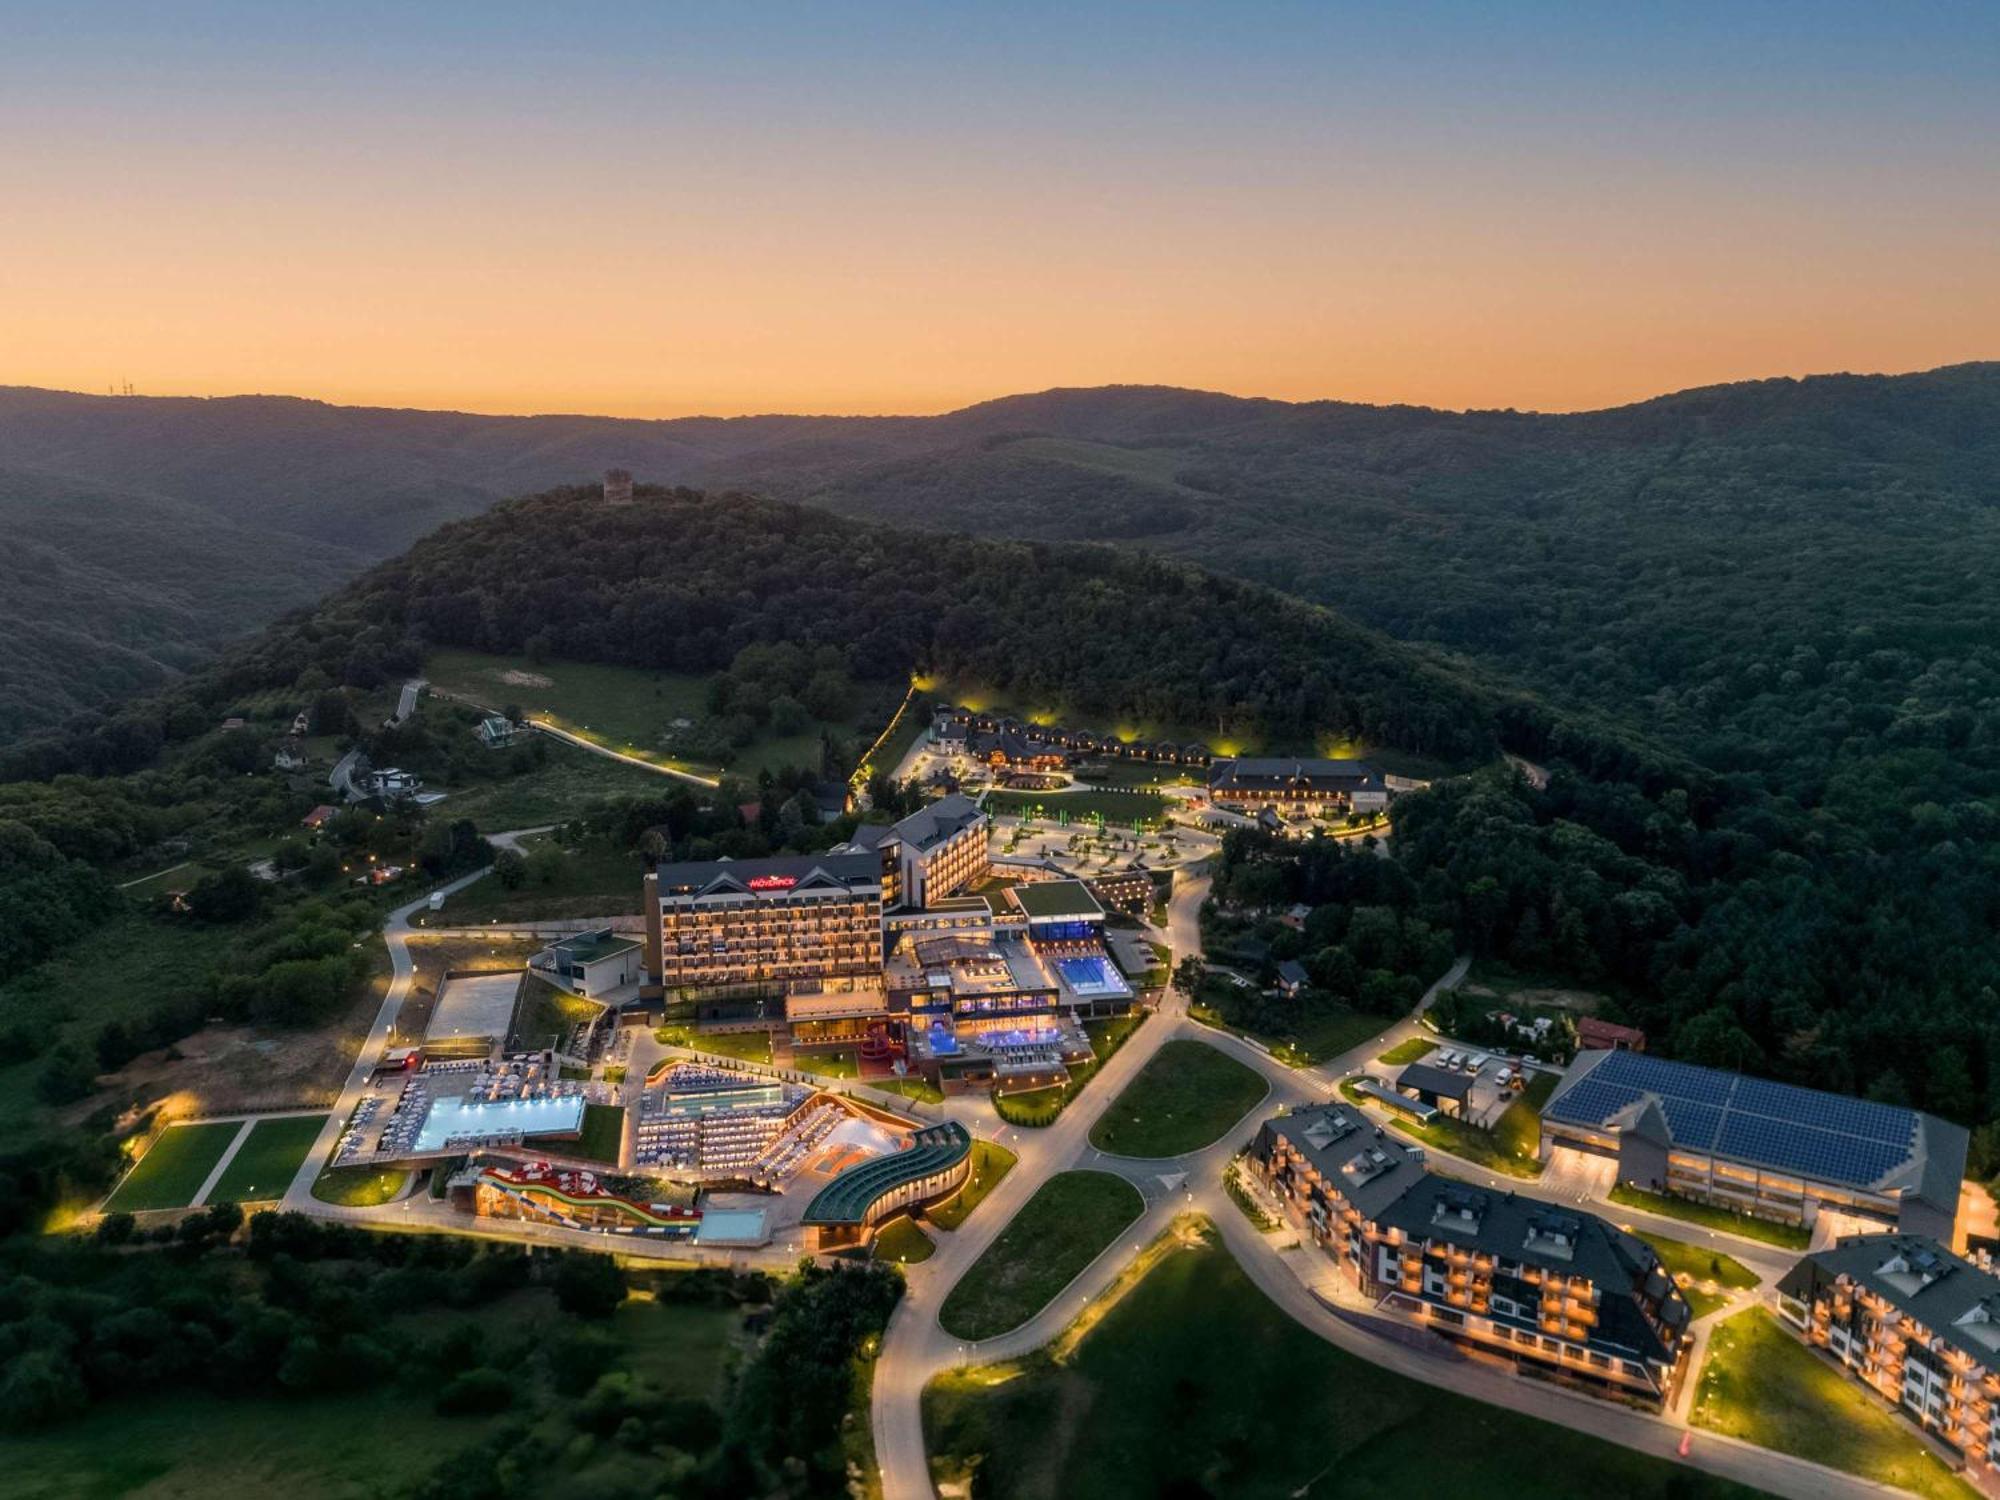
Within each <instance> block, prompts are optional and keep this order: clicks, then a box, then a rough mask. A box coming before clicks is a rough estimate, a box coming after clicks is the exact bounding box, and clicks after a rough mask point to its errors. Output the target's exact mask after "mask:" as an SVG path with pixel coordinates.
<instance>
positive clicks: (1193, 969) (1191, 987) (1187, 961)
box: [1173, 953, 1208, 1000]
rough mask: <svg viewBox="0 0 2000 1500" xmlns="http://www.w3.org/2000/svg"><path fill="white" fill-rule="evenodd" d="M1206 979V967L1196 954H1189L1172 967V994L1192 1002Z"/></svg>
mask: <svg viewBox="0 0 2000 1500" xmlns="http://www.w3.org/2000/svg"><path fill="white" fill-rule="evenodd" d="M1207 979H1208V965H1207V964H1205V963H1203V962H1202V961H1201V958H1200V956H1199V955H1198V954H1193V953H1190V954H1189V955H1188V956H1187V957H1186V958H1184V959H1182V960H1181V961H1180V962H1179V963H1177V964H1175V965H1174V979H1173V985H1174V993H1175V994H1177V995H1181V996H1184V997H1185V998H1187V999H1189V1000H1192V999H1193V998H1194V997H1195V996H1196V995H1198V994H1200V993H1201V987H1202V985H1203V984H1204V983H1205V982H1206V981H1207Z"/></svg>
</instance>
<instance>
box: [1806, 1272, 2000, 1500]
mask: <svg viewBox="0 0 2000 1500" xmlns="http://www.w3.org/2000/svg"><path fill="white" fill-rule="evenodd" d="M1778 1311H1779V1313H1780V1315H1781V1316H1782V1317H1783V1318H1784V1319H1785V1320H1786V1321H1787V1322H1788V1323H1790V1324H1791V1325H1792V1326H1793V1327H1794V1328H1796V1329H1797V1330H1798V1331H1799V1333H1800V1335H1801V1336H1802V1337H1804V1339H1805V1340H1806V1342H1807V1343H1809V1344H1811V1345H1813V1346H1814V1347H1815V1348H1819V1349H1824V1350H1825V1351H1826V1352H1827V1353H1828V1354H1830V1355H1831V1356H1832V1357H1833V1358H1834V1359H1836V1360H1838V1361H1839V1362H1840V1365H1841V1368H1843V1369H1844V1370H1846V1371H1847V1373H1848V1374H1849V1375H1851V1376H1852V1377H1853V1378H1854V1379H1856V1380H1858V1381H1860V1382H1861V1384H1863V1385H1865V1386H1867V1387H1868V1388H1869V1389H1870V1390H1872V1391H1874V1392H1875V1393H1876V1394H1877V1395H1879V1396H1881V1397H1882V1399H1883V1400H1885V1401H1888V1402H1889V1403H1891V1404H1892V1405H1894V1406H1896V1407H1899V1408H1900V1409H1901V1410H1902V1411H1903V1412H1904V1413H1905V1414H1906V1415H1908V1416H1909V1417H1910V1419H1911V1420H1912V1421H1914V1422H1916V1423H1917V1424H1918V1425H1919V1426H1921V1427H1922V1428H1923V1429H1924V1430H1925V1431H1926V1432H1928V1433H1930V1434H1931V1435H1932V1436H1933V1437H1936V1438H1938V1439H1940V1440H1942V1441H1943V1442H1945V1443H1948V1444H1949V1445H1950V1446H1951V1447H1953V1448H1956V1449H1957V1450H1958V1451H1959V1452H1960V1453H1961V1454H1963V1455H1964V1456H1965V1459H1966V1461H1967V1463H1968V1464H1969V1465H1970V1466H1971V1469H1972V1472H1973V1474H1975V1475H1980V1474H1990V1473H1991V1471H1993V1470H1994V1469H1996V1468H2000V1421H1996V1418H2000V1277H1996V1276H1994V1275H1993V1274H1991V1273H1990V1272H1988V1271H1984V1270H1981V1269H1980V1268H1979V1267H1978V1266H1975V1265H1974V1264H1973V1263H1972V1262H1971V1261H1968V1260H1964V1259H1962V1258H1960V1257H1959V1256H1956V1255H1953V1254H1952V1253H1951V1252H1950V1251H1949V1250H1946V1249H1945V1248H1944V1247H1942V1246H1941V1245H1939V1244H1938V1243H1937V1241H1935V1240H1932V1239H1927V1238H1925V1237H1923V1236H1920V1235H1911V1234H1864V1235H1850V1236H1849V1237H1848V1238H1846V1239H1844V1240H1841V1241H1839V1242H1838V1243H1836V1244H1835V1245H1833V1246H1832V1247H1830V1248H1829V1249H1825V1250H1815V1251H1814V1252H1812V1253H1811V1254H1810V1255H1807V1256H1806V1257H1805V1258H1804V1259H1803V1260H1801V1261H1800V1262H1799V1263H1798V1264H1797V1265H1796V1266H1794V1267H1792V1269H1791V1270H1790V1271H1789V1272H1787V1273H1786V1275H1785V1277H1784V1279H1783V1280H1781V1281H1780V1282H1779V1283H1778Z"/></svg>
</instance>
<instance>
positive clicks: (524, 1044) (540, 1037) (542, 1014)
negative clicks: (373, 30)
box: [507, 973, 604, 1052]
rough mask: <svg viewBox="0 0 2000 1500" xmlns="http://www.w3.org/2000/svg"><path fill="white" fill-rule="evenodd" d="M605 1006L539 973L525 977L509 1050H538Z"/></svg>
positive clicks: (509, 1040) (510, 1037) (560, 1037)
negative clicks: (574, 993) (556, 984)
mask: <svg viewBox="0 0 2000 1500" xmlns="http://www.w3.org/2000/svg"><path fill="white" fill-rule="evenodd" d="M603 1009H604V1007H603V1006H601V1005H599V1004H598V1003H597V1002H596V1001H595V1000H586V999H584V998H583V997H582V996H581V995H572V994H571V993H570V992H569V991H568V990H564V989H558V988H557V987H556V986H555V985H552V984H550V983H549V982H548V981H547V980H546V979H544V978H542V977H541V976H540V975H539V974H535V973H530V974H529V975H528V977H527V978H526V979H524V980H522V981H521V993H520V997H519V998H518V999H517V1000H516V1001H515V1002H514V1019H513V1021H512V1022H511V1023H510V1024H509V1025H508V1028H507V1050H508V1051H509V1052H534V1051H537V1050H539V1049H540V1048H543V1047H548V1046H552V1045H553V1044H555V1043H556V1042H558V1041H560V1040H562V1035H563V1033H564V1032H565V1031H567V1030H569V1028H570V1027H572V1026H575V1025H577V1024H579V1023H581V1022H584V1021H588V1020H589V1019H590V1018H591V1017H592V1016H594V1015H596V1014H597V1013H598V1012H599V1011H601V1010H603Z"/></svg>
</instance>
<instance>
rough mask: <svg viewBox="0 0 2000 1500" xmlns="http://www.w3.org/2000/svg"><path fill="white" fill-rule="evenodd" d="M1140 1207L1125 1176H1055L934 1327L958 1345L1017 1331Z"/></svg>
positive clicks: (989, 1250)
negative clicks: (1012, 1329)
mask: <svg viewBox="0 0 2000 1500" xmlns="http://www.w3.org/2000/svg"><path fill="white" fill-rule="evenodd" d="M1145 1208H1146V1205H1145V1201H1144V1200H1143V1199H1141V1198H1140V1196H1139V1190H1138V1189H1137V1188H1135V1187H1133V1186H1132V1185H1131V1184H1130V1183H1128V1182H1126V1181H1125V1180H1124V1179H1123V1178H1122V1177H1114V1176H1112V1175H1111V1174H1110V1173H1109V1172H1058V1173H1057V1174H1056V1175H1055V1176H1053V1177H1051V1178H1050V1179H1049V1180H1048V1181H1047V1182H1045V1183H1043V1184H1042V1185H1041V1187H1040V1188H1039V1189H1038V1190H1037V1191H1036V1193H1035V1196H1034V1197H1032V1198H1030V1199H1029V1200H1028V1201H1027V1203H1026V1204H1025V1205H1024V1206H1023V1207H1022V1209H1021V1211H1020V1212H1019V1213H1018V1214H1016V1215H1015V1216H1014V1218H1013V1221H1012V1222H1011V1223H1009V1224H1008V1225H1007V1227H1006V1228H1005V1229H1003V1230H1001V1231H1000V1237H999V1238H998V1239H996V1240H995V1241H994V1242H993V1243H992V1244H991V1245H988V1246H987V1247H986V1253H985V1254H984V1255H982V1256H980V1257H979V1259H978V1260H977V1261H975V1262H973V1265H972V1269H971V1270H969V1271H967V1272H966V1273H965V1275H964V1276H963V1277H962V1278H961V1279H960V1281H959V1283H958V1285H957V1286H955V1287H953V1288H952V1289H951V1294H950V1295H949V1296H948V1297H946V1298H945V1299H944V1306H943V1307H942V1308H941V1309H940V1310H939V1312H938V1322H939V1323H941V1324H942V1325H943V1326H944V1330H945V1332H947V1333H949V1334H951V1335H952V1336H953V1337H954V1338H961V1339H987V1338H992V1337H993V1336H994V1335H995V1334H999V1333H1005V1332H1007V1331H1008V1330H1009V1329H1010V1328H1018V1327H1019V1326H1020V1325H1021V1324H1023V1323H1025V1322H1027V1321H1028V1319H1030V1318H1032V1317H1033V1316H1034V1315H1035V1314H1036V1313H1038V1312H1040V1311H1041V1310H1042V1309H1043V1308H1044V1307H1046V1306H1047V1305H1048V1304H1049V1302H1050V1300H1051V1299H1053V1298H1054V1297H1055V1296H1056V1295H1057V1293H1059V1292H1061V1291H1062V1289H1063V1288H1064V1287H1066V1286H1068V1285H1069V1284H1070V1282H1072V1281H1074V1280H1075V1279H1076V1277H1077V1274H1078V1273H1079V1272H1081V1271H1082V1270H1083V1269H1084V1267H1086V1266H1088V1265H1089V1264H1090V1263H1091V1262H1092V1261H1093V1260H1095V1259H1097V1257H1098V1256H1099V1255H1100V1254H1101V1253H1102V1252H1103V1250H1104V1248H1105V1247H1106V1246H1107V1245H1109V1244H1111V1242H1112V1241H1113V1240H1115V1239H1117V1238H1118V1236H1119V1234H1120V1233H1122V1232H1123V1231H1124V1229H1125V1228H1126V1226H1127V1225H1129V1224H1131V1223H1132V1222H1133V1221H1134V1220H1136V1219H1137V1218H1138V1217H1139V1216H1140V1214H1142V1213H1143V1212H1145ZM1080 1493H1087V1491H1086V1492H1080Z"/></svg>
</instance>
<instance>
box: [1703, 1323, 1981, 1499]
mask: <svg viewBox="0 0 2000 1500" xmlns="http://www.w3.org/2000/svg"><path fill="white" fill-rule="evenodd" d="M1693 1421H1694V1425H1695V1426H1697V1427H1705V1428H1707V1429H1708V1430H1709V1431H1711V1432H1721V1433H1726V1434H1728V1435H1729V1436H1731V1437H1736V1438H1742V1439H1743V1440H1744V1441H1745V1442H1750V1443H1756V1444H1757V1445H1759V1446H1760V1447H1764V1448H1775V1449H1776V1450H1778V1451H1779V1452H1780V1453H1791V1454H1795V1455H1797V1456H1798V1457H1800V1458H1809V1459H1811V1460H1812V1461H1813V1462H1815V1463H1822V1464H1826V1465H1828V1466H1829V1467H1832V1468H1836V1469H1840V1470H1843V1471H1845V1472H1846V1473H1849V1474H1855V1475H1858V1476H1860V1477H1861V1478H1863V1479H1871V1480H1874V1481H1875V1482H1876V1483H1878V1484H1887V1485H1894V1486H1895V1487H1896V1488H1898V1489H1903V1490H1908V1491H1910V1492H1911V1493H1912V1494H1916V1495H1921V1496H1925V1497H1926V1500H1973V1497H1974V1496H1976V1495H1977V1494H1978V1493H1979V1492H1978V1491H1977V1490H1975V1489H1974V1488H1973V1487H1972V1486H1971V1485H1969V1484H1967V1483H1966V1482H1965V1481H1964V1480H1963V1479H1960V1478H1959V1477H1958V1476H1957V1475H1955V1474H1953V1473H1952V1472H1951V1471H1950V1470H1949V1469H1947V1468H1946V1467H1945V1465H1944V1462H1943V1461H1942V1460H1941V1459H1939V1458H1938V1457H1937V1456H1936V1455H1935V1454H1933V1453H1932V1452H1931V1451H1930V1450H1929V1449H1928V1448H1926V1447H1925V1446H1924V1445H1923V1443H1922V1442H1921V1441H1920V1440H1919V1439H1918V1437H1917V1435H1916V1432H1915V1431H1914V1429H1913V1428H1912V1427H1911V1426H1910V1425H1909V1424H1908V1423H1906V1422H1905V1421H1903V1419H1902V1418H1901V1417H1898V1416H1897V1415H1895V1413H1894V1412H1893V1411H1891V1409H1890V1408H1889V1406H1888V1404H1887V1403H1886V1402H1884V1401H1883V1400H1882V1399H1881V1398H1880V1397H1878V1396H1876V1395H1874V1394H1872V1393H1871V1392H1869V1391H1868V1390H1866V1389H1865V1388H1864V1387H1862V1386H1861V1385H1859V1384H1858V1383H1856V1382H1855V1381H1853V1380H1850V1379H1849V1378H1848V1377H1847V1376H1846V1375H1845V1374H1843V1373H1842V1372H1841V1371H1840V1370H1839V1369H1838V1368H1837V1367H1836V1366H1834V1365H1833V1364H1832V1363H1831V1362H1829V1361H1828V1360H1826V1359H1823V1358H1822V1357H1821V1356H1819V1355H1817V1354H1814V1353H1813V1352H1812V1351H1811V1350H1809V1349H1807V1348H1806V1346H1805V1345H1804V1344H1802V1343H1800V1342H1799V1341H1798V1340H1797V1339H1795V1338H1793V1337H1792V1335H1791V1334H1790V1333H1789V1332H1787V1331H1786V1330H1785V1328H1784V1327H1783V1326H1782V1325H1781V1324H1780V1323H1779V1322H1778V1320H1777V1319H1776V1318H1774V1317H1772V1316H1771V1314H1770V1313H1768V1312H1766V1311H1765V1310H1764V1309H1763V1308H1761V1307H1753V1308H1751V1309H1749V1310H1748V1311H1746V1312H1740V1313H1737V1314H1736V1315H1735V1316H1734V1317H1732V1318H1728V1319H1725V1320H1724V1321H1723V1322H1722V1323H1721V1324H1719V1325H1718V1326H1717V1327H1716V1329H1715V1331H1714V1332H1713V1333H1712V1334H1711V1335H1710V1337H1709V1343H1708V1359H1707V1362H1706V1363H1704V1364H1703V1366H1702V1371H1701V1383H1700V1384H1699V1385H1698V1386H1697V1387H1696V1389H1695V1393H1694V1413H1693Z"/></svg>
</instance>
